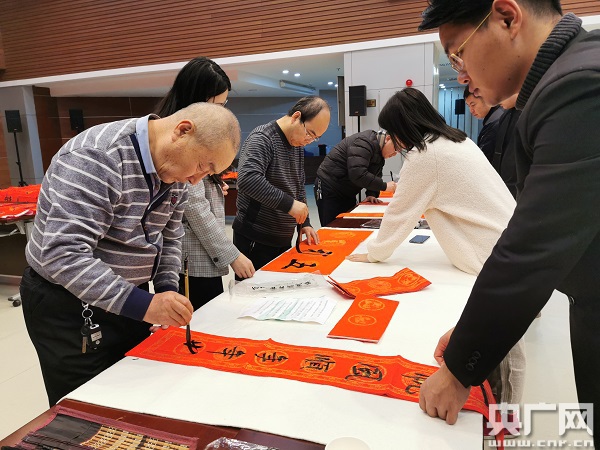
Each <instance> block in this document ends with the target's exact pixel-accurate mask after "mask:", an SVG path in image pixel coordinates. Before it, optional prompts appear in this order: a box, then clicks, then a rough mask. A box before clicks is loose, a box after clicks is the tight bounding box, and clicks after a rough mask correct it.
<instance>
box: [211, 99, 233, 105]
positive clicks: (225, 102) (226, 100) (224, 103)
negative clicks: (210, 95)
mask: <svg viewBox="0 0 600 450" xmlns="http://www.w3.org/2000/svg"><path fill="white" fill-rule="evenodd" d="M228 101H229V99H228V98H226V99H225V101H224V102H223V103H217V102H213V103H214V104H215V105H221V106H222V107H225V105H226V104H227V102H228Z"/></svg>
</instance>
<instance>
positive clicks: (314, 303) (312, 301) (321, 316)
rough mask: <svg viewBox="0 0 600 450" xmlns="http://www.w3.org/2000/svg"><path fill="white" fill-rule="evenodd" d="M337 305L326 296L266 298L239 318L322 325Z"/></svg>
mask: <svg viewBox="0 0 600 450" xmlns="http://www.w3.org/2000/svg"><path fill="white" fill-rule="evenodd" d="M335 304H336V303H335V300H333V299H331V298H329V297H325V296H321V297H308V298H280V297H265V298H261V299H258V300H256V301H255V302H254V303H252V304H250V305H249V306H248V307H247V308H245V309H244V310H243V311H242V313H241V314H240V316H239V317H254V318H255V319H257V320H268V319H273V320H294V321H297V322H317V323H320V324H321V325H322V324H324V323H325V321H326V320H327V319H328V318H329V316H330V315H331V311H333V308H335Z"/></svg>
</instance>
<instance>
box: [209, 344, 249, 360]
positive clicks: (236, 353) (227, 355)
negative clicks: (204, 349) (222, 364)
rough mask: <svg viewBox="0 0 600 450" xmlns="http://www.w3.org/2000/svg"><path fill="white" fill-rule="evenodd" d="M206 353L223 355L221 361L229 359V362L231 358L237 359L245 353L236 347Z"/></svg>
mask: <svg viewBox="0 0 600 450" xmlns="http://www.w3.org/2000/svg"><path fill="white" fill-rule="evenodd" d="M208 353H214V354H218V355H223V359H229V360H231V359H233V358H239V357H240V356H242V355H245V354H246V352H245V351H244V350H238V349H237V345H236V346H235V347H233V348H231V349H230V348H229V347H225V348H224V349H223V350H221V351H220V352H208Z"/></svg>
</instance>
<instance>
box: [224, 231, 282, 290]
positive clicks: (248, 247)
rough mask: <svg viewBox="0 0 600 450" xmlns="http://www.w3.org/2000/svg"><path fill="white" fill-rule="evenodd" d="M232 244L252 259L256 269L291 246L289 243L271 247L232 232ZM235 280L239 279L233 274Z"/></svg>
mask: <svg viewBox="0 0 600 450" xmlns="http://www.w3.org/2000/svg"><path fill="white" fill-rule="evenodd" d="M233 245H235V246H236V247H237V249H238V250H239V251H240V252H242V253H243V254H244V255H246V257H247V258H248V259H249V260H250V261H252V264H254V268H255V269H256V270H258V269H260V268H261V267H263V266H264V265H266V264H267V263H269V262H270V261H272V260H273V259H275V258H277V257H278V256H279V255H281V254H282V253H285V252H286V251H288V250H289V249H290V248H291V244H290V245H287V246H285V247H272V246H270V245H265V244H261V243H260V242H256V241H253V240H252V239H249V238H247V237H246V236H243V235H241V234H240V233H238V232H236V231H234V232H233ZM235 279H236V280H238V281H239V280H240V278H238V276H237V275H236V276H235Z"/></svg>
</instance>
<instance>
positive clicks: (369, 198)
mask: <svg viewBox="0 0 600 450" xmlns="http://www.w3.org/2000/svg"><path fill="white" fill-rule="evenodd" d="M365 202H367V203H375V204H377V203H383V201H382V200H379V199H378V198H377V197H373V196H372V195H369V196H368V197H367V198H365Z"/></svg>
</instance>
